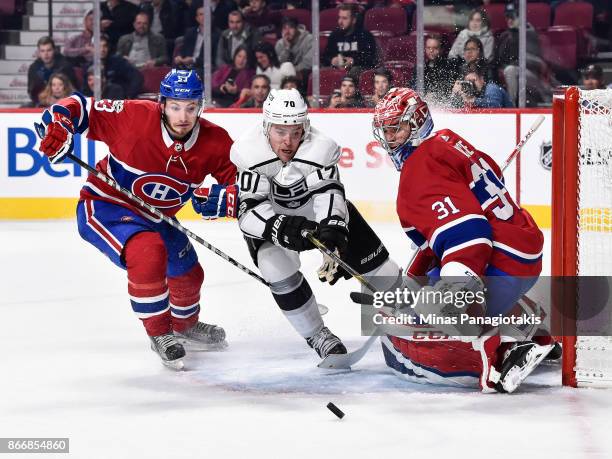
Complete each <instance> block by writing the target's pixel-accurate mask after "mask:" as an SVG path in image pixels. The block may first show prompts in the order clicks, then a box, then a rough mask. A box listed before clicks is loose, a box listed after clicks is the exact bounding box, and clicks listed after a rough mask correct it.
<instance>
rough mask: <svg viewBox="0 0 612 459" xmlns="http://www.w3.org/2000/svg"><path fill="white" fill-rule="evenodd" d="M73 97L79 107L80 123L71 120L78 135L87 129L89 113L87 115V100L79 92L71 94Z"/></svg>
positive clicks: (74, 119) (75, 119) (76, 120)
mask: <svg viewBox="0 0 612 459" xmlns="http://www.w3.org/2000/svg"><path fill="white" fill-rule="evenodd" d="M72 95H73V96H76V98H77V100H78V101H79V103H80V105H81V118H82V120H81V122H80V123H79V120H78V119H77V118H73V119H72V123H73V124H74V129H75V131H76V132H78V133H79V134H82V133H83V132H85V131H86V130H87V129H88V128H89V113H87V99H86V98H85V96H83V94H81V93H80V92H73V93H72Z"/></svg>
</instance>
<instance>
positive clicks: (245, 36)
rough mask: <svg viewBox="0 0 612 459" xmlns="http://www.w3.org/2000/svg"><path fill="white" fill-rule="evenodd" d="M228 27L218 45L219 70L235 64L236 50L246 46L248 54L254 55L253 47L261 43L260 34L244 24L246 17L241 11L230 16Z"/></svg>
mask: <svg viewBox="0 0 612 459" xmlns="http://www.w3.org/2000/svg"><path fill="white" fill-rule="evenodd" d="M228 25H229V27H228V29H226V30H224V31H223V33H222V34H221V38H220V39H219V44H218V45H217V57H216V64H217V67H219V68H220V67H221V66H223V65H231V64H232V63H233V58H234V56H235V55H236V49H238V48H239V47H240V46H244V47H245V48H246V51H247V53H252V52H253V46H254V45H255V43H258V42H259V34H258V33H257V32H255V31H254V30H252V29H251V26H250V25H249V24H246V23H245V22H244V16H243V15H242V13H241V12H240V11H239V10H236V11H232V12H231V13H230V14H229V17H228ZM249 81H250V80H249Z"/></svg>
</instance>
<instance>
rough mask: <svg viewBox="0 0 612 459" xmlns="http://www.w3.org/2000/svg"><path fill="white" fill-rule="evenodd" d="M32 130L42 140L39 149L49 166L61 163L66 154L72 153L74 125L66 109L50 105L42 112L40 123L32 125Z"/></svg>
mask: <svg viewBox="0 0 612 459" xmlns="http://www.w3.org/2000/svg"><path fill="white" fill-rule="evenodd" d="M34 128H35V129H36V133H37V134H38V137H40V138H41V139H42V141H41V142H40V148H39V149H40V151H41V152H42V153H44V154H45V156H47V158H49V162H51V164H56V163H60V162H62V161H63V160H64V158H65V157H66V155H67V154H69V153H72V150H73V147H74V142H73V138H72V137H73V135H74V124H73V122H72V121H71V120H70V111H69V110H68V109H67V108H66V107H62V106H61V105H52V106H51V107H49V108H48V109H47V110H45V111H44V112H43V115H42V123H34Z"/></svg>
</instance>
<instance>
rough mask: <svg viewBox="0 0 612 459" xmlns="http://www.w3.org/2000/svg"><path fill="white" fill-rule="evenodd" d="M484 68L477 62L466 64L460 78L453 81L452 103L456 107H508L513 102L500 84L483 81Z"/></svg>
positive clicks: (511, 105)
mask: <svg viewBox="0 0 612 459" xmlns="http://www.w3.org/2000/svg"><path fill="white" fill-rule="evenodd" d="M485 76H486V74H485V70H484V69H483V68H482V67H480V66H479V65H478V64H477V63H471V64H469V65H468V66H467V69H466V72H465V74H464V76H463V79H462V80H458V81H455V84H454V85H453V90H452V105H453V106H455V107H458V108H509V107H514V104H513V103H512V101H511V100H510V97H508V93H507V92H506V90H505V89H504V88H502V87H501V86H498V85H496V84H495V83H493V82H491V81H489V82H486V81H485Z"/></svg>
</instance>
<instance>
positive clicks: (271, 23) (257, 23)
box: [242, 0, 281, 38]
mask: <svg viewBox="0 0 612 459" xmlns="http://www.w3.org/2000/svg"><path fill="white" fill-rule="evenodd" d="M242 14H243V15H244V20H245V21H246V22H247V23H249V24H250V25H251V27H252V28H253V30H254V31H256V32H257V33H258V34H259V36H261V37H263V36H265V35H268V34H270V35H271V36H274V37H275V38H276V37H277V36H278V32H279V30H280V22H281V16H280V13H279V12H278V11H271V10H270V9H269V8H268V6H267V5H266V0H249V4H248V6H246V7H245V8H243V9H242Z"/></svg>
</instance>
